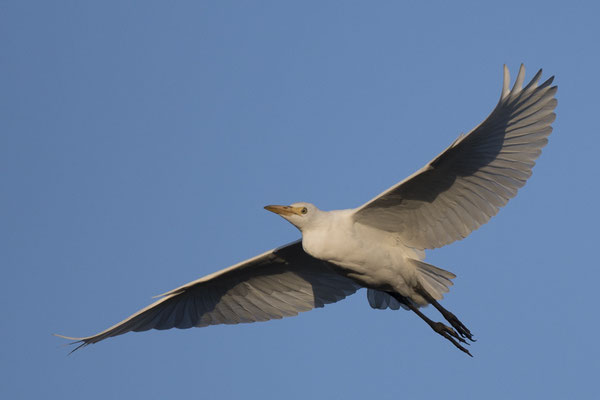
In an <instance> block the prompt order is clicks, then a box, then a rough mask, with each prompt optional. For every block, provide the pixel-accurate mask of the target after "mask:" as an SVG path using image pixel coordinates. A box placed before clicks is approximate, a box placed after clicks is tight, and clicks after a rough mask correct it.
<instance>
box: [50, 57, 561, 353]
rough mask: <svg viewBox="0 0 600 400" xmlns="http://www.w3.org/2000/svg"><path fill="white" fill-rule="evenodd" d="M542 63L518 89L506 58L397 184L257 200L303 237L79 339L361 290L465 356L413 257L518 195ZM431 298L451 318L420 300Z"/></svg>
mask: <svg viewBox="0 0 600 400" xmlns="http://www.w3.org/2000/svg"><path fill="white" fill-rule="evenodd" d="M541 73H542V71H541V70H540V71H539V72H538V73H537V74H536V75H535V76H534V77H533V79H532V80H531V82H530V83H529V84H528V85H527V86H525V87H523V82H524V78H525V68H524V67H523V65H521V67H520V69H519V73H518V75H517V78H516V82H515V84H514V86H513V88H512V89H510V88H509V82H510V76H509V72H508V69H507V68H506V66H504V81H503V86H502V94H501V96H500V101H499V102H498V105H497V106H496V108H495V109H494V110H493V111H492V113H491V114H490V115H489V116H488V117H487V118H486V119H485V120H484V121H483V122H482V123H481V124H479V125H478V126H477V127H475V128H474V129H473V130H471V131H470V132H469V133H468V134H466V135H460V136H459V137H458V138H457V139H456V140H455V141H454V142H453V143H452V144H451V145H450V146H449V147H448V148H447V149H446V150H444V151H443V152H442V153H441V154H440V155H438V156H437V157H435V158H434V159H433V160H432V161H431V162H429V163H428V164H427V165H425V167H423V168H421V169H420V170H418V171H417V172H415V173H414V174H412V175H411V176H409V177H408V178H406V179H405V180H403V181H402V182H400V183H398V184H396V185H394V186H392V187H391V188H389V189H388V190H386V191H385V192H383V193H381V194H380V195H378V196H377V197H375V198H374V199H372V200H370V201H369V202H367V203H365V204H363V205H362V206H360V207H358V208H355V209H348V210H335V211H322V210H319V209H318V208H317V207H316V206H314V205H312V204H310V203H295V204H292V205H289V206H266V207H265V208H266V209H267V210H269V211H272V212H274V213H277V214H279V215H280V216H282V217H283V218H285V219H286V220H288V221H289V222H290V223H292V224H293V225H294V226H296V227H297V228H298V229H299V230H300V232H301V233H302V239H301V240H298V241H296V242H293V243H290V244H288V245H285V246H283V247H279V248H277V249H274V250H271V251H267V252H266V253H263V254H261V255H258V256H256V257H254V258H251V259H249V260H246V261H243V262H241V263H239V264H236V265H233V266H231V267H229V268H225V269H223V270H221V271H219V272H215V273H213V274H210V275H208V276H205V277H203V278H200V279H198V280H196V281H193V282H190V283H188V284H186V285H183V286H181V287H178V288H176V289H174V290H171V291H169V292H167V293H165V294H163V295H161V296H159V297H160V299H159V300H158V301H156V302H155V303H153V304H151V305H149V306H148V307H146V308H144V309H142V310H140V311H138V312H136V313H135V314H133V315H131V316H130V317H129V318H127V319H125V320H123V321H121V322H119V323H118V324H116V325H114V326H112V327H110V328H108V329H106V330H104V331H102V332H100V333H98V334H96V335H93V336H87V337H81V338H71V337H66V336H61V335H58V336H61V337H64V338H67V339H72V340H75V341H76V342H74V343H77V344H79V346H78V347H77V348H76V349H75V350H77V349H78V348H80V347H82V346H85V345H89V344H92V343H97V342H99V341H101V340H104V339H107V338H110V337H114V336H118V335H122V334H124V333H127V332H131V331H134V332H139V331H146V330H149V329H171V328H180V329H185V328H191V327H203V326H207V325H216V324H237V323H242V322H256V321H267V320H270V319H278V318H282V317H288V316H292V315H297V314H298V313H299V312H301V311H308V310H311V309H313V308H315V307H323V306H324V305H325V304H329V303H334V302H336V301H339V300H341V299H343V298H345V297H346V296H348V295H350V294H353V293H354V292H355V291H357V290H358V289H360V288H362V287H364V288H367V298H368V301H369V304H370V305H371V307H373V308H376V309H386V308H391V309H395V310H396V309H399V308H400V307H402V308H404V309H408V310H412V311H413V312H415V313H416V314H417V315H418V316H419V317H420V318H422V319H423V320H424V321H425V322H426V323H427V324H428V325H429V326H430V327H431V328H432V329H433V330H434V331H435V332H437V333H438V334H440V335H441V336H443V337H444V338H446V339H447V340H449V341H450V342H452V344H453V345H454V346H456V347H457V348H459V349H460V350H462V351H463V352H465V353H467V354H469V355H470V353H469V351H468V350H467V349H466V348H465V347H464V346H463V344H467V343H468V342H467V341H473V340H474V339H473V336H472V334H471V332H470V331H469V329H467V327H466V326H465V325H464V324H463V323H462V322H460V321H459V319H458V318H456V316H455V315H454V314H452V313H451V312H449V311H447V310H446V309H445V308H443V307H442V306H441V305H440V304H439V303H438V300H441V299H442V296H443V294H444V293H446V292H448V290H449V287H450V286H451V285H452V282H451V279H453V278H455V275H454V274H453V273H451V272H449V271H445V270H443V269H440V268H438V267H435V266H433V265H430V264H427V263H425V262H424V261H423V259H424V258H425V253H424V250H425V249H433V248H438V247H441V246H445V245H447V244H450V243H452V242H454V241H456V240H460V239H463V238H464V237H466V236H467V235H469V234H470V233H471V232H472V231H473V230H475V229H477V228H478V227H479V226H481V225H482V224H484V223H486V222H487V221H488V220H489V219H490V218H491V217H492V216H494V215H495V214H496V213H497V212H498V210H499V209H500V207H502V206H504V205H505V204H506V203H507V202H508V200H509V199H511V198H512V197H514V196H515V195H516V194H517V190H518V189H519V188H520V187H522V186H523V185H524V184H525V182H526V181H527V179H528V178H529V177H530V175H531V170H532V168H533V166H534V164H535V160H536V158H537V157H538V156H539V155H540V153H541V149H542V147H544V145H545V144H546V143H547V141H548V140H547V137H548V135H549V134H550V132H551V131H552V127H551V124H552V122H553V121H554V119H555V117H556V115H555V114H554V112H553V111H554V109H555V107H556V105H557V100H556V99H555V94H556V91H557V87H556V86H551V84H552V81H553V78H554V77H551V78H550V79H548V80H547V81H545V82H544V83H542V84H541V85H538V81H539V79H540V76H541ZM429 304H431V305H433V306H434V307H435V308H436V309H437V310H438V311H439V312H440V313H441V314H442V316H443V317H444V318H445V319H446V321H448V323H449V324H450V325H451V326H447V325H445V324H444V323H441V322H434V321H432V320H431V319H429V318H428V317H427V316H425V315H424V314H423V313H422V312H421V311H420V308H421V307H424V306H427V305H429Z"/></svg>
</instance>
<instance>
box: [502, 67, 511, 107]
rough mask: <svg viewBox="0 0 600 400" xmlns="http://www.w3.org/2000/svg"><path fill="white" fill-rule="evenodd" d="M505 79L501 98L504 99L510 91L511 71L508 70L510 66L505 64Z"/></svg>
mask: <svg viewBox="0 0 600 400" xmlns="http://www.w3.org/2000/svg"><path fill="white" fill-rule="evenodd" d="M503 75H504V77H503V81H502V95H501V98H502V99H504V98H505V97H506V96H508V94H509V93H510V88H509V85H510V72H509V71H508V67H507V66H506V64H504V68H503Z"/></svg>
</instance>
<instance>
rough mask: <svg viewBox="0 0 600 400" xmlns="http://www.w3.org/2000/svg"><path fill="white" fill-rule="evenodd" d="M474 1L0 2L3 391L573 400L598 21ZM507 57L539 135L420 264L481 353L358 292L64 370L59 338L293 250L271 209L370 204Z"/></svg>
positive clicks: (584, 370)
mask: <svg viewBox="0 0 600 400" xmlns="http://www.w3.org/2000/svg"><path fill="white" fill-rule="evenodd" d="M425 3H427V4H425ZM489 3H490V4H483V2H470V3H465V2H458V3H457V2H452V4H450V2H437V3H431V2H416V1H402V2H400V1H394V2H392V1H382V2H377V3H373V2H343V3H342V2H329V1H319V2H285V1H264V2H229V1H219V2H185V1H179V2H169V3H168V4H167V2H152V1H146V2H129V1H127V2H123V1H118V2H116V1H104V2H79V1H71V2H68V1H60V2H41V1H40V2H35V1H30V2H25V1H3V2H2V3H1V4H0V48H1V49H2V51H1V52H0V71H1V73H0V171H2V173H1V175H0V184H1V187H2V196H0V221H1V222H0V265H1V267H2V275H3V279H2V282H3V283H4V285H3V288H2V290H1V291H0V310H1V312H2V329H1V330H0V339H1V343H2V346H1V347H0V366H1V370H2V373H1V374H0V397H2V398H7V399H8V398H10V399H19V398H40V397H48V396H49V395H51V397H53V398H63V399H81V398H85V399H111V398H125V397H132V398H142V397H143V398H149V399H165V398H173V397H174V396H180V397H184V396H185V397H188V396H194V397H199V398H261V399H262V398H286V399H306V398H336V399H337V398H339V399H348V398H370V397H377V398H380V399H396V398H399V397H401V396H402V397H403V398H411V399H425V398H432V397H444V398H486V399H506V398H527V397H529V398H531V397H535V398H591V397H592V396H593V393H595V392H596V381H597V374H598V371H599V370H600V361H599V360H600V347H599V345H598V340H597V332H598V330H599V329H600V323H599V322H598V321H599V319H598V311H597V309H596V306H595V303H596V302H597V298H596V297H597V296H596V292H597V287H598V284H597V282H598V279H600V272H599V268H598V261H597V259H596V254H597V247H596V246H597V244H596V242H597V237H598V233H597V227H598V223H599V222H600V221H599V218H598V213H597V210H596V204H595V203H596V199H597V198H598V196H599V194H600V193H599V190H598V185H597V184H598V175H599V170H598V166H597V160H596V159H597V149H598V147H599V146H600V139H599V135H598V124H597V114H598V109H599V108H600V101H599V100H598V89H599V85H598V79H597V74H598V71H599V70H600V53H599V52H598V51H597V48H598V43H597V42H598V39H599V38H600V28H599V27H598V24H597V15H598V14H599V12H600V10H599V9H598V6H597V5H592V6H590V5H589V4H592V2H588V3H585V2H572V4H570V5H568V6H567V5H566V3H565V2H527V4H523V3H525V2H506V1H504V2H493V3H492V2H489ZM521 62H523V63H525V65H526V67H527V68H528V73H527V77H528V78H530V77H531V76H533V74H534V73H535V71H536V70H537V69H538V68H540V67H543V68H544V78H546V77H549V76H550V75H556V83H557V84H558V85H559V92H558V99H559V105H558V108H557V114H558V118H557V120H556V122H555V123H554V128H555V130H554V133H553V134H552V135H551V137H550V143H549V144H548V146H547V147H546V148H545V149H544V152H543V154H542V156H541V158H540V159H539V161H538V164H537V166H536V167H535V169H534V174H533V177H532V178H531V180H530V181H529V183H528V184H527V185H526V186H525V187H524V188H523V189H522V190H521V191H520V193H519V195H518V196H517V197H516V198H515V199H514V200H512V201H511V202H510V203H509V204H508V206H507V207H506V208H505V209H503V210H502V211H501V212H500V214H499V215H498V216H497V217H496V218H494V219H492V221H491V222H490V223H488V224H487V225H485V226H483V227H482V228H481V229H479V230H478V231H477V232H475V233H474V234H472V235H471V236H470V237H469V238H467V239H466V240H463V241H461V242H459V243H455V244H453V245H451V246H449V247H446V248H443V249H439V250H436V251H434V252H430V253H428V258H427V260H428V261H429V262H431V263H433V264H435V265H438V266H440V267H442V268H445V269H448V270H450V271H453V272H454V273H456V274H457V275H458V278H457V279H456V280H455V285H454V287H453V288H452V291H451V292H450V294H449V295H447V296H446V299H445V300H444V303H443V304H444V305H445V306H446V307H447V308H449V309H450V310H452V311H453V312H455V313H456V314H457V315H458V316H459V317H460V318H461V319H462V320H463V322H465V324H466V325H467V326H468V327H469V328H470V329H471V330H472V331H473V332H474V333H475V335H476V337H477V338H478V341H477V342H476V343H475V344H474V345H473V346H471V350H472V352H473V354H474V355H475V357H474V358H472V359H471V358H469V357H466V356H465V355H464V354H462V353H461V352H459V351H457V350H456V349H455V348H453V347H452V346H451V345H450V344H449V343H448V342H446V341H445V340H443V339H442V338H440V337H439V336H437V335H436V334H435V333H434V332H432V331H431V330H430V329H429V327H427V326H426V325H425V324H424V323H423V322H422V321H421V320H419V319H418V318H417V317H416V316H414V315H412V314H411V313H409V312H404V311H396V312H392V311H385V312H384V311H375V310H372V309H370V307H369V306H368V303H367V301H366V295H365V292H364V291H361V292H359V293H357V294H356V295H354V296H352V297H350V298H348V299H347V300H346V301H343V302H340V303H337V304H333V305H330V306H327V307H326V308H324V309H319V310H316V311H312V312H309V313H304V314H301V315H300V316H298V317H295V318H287V319H283V320H278V321H271V322H267V323H258V324H246V325H237V326H216V327H209V328H203V329H189V330H184V331H180V330H173V331H163V332H158V331H152V332H146V333H132V334H127V335H124V336H121V337H118V338H115V339H111V340H108V341H106V342H103V343H100V344H98V345H94V346H90V347H88V348H86V349H83V350H82V351H78V352H76V353H74V354H73V355H71V356H67V353H68V351H69V350H70V348H68V347H63V346H62V345H63V344H64V341H63V340H60V339H58V338H56V337H53V336H51V334H52V333H62V334H67V335H73V336H84V335H89V334H93V333H96V332H98V331H100V330H103V329H104V328H106V327H108V326H110V325H112V324H113V323H115V322H117V321H119V320H121V319H122V318H124V317H126V316H128V315H129V314H130V313H132V312H134V311H136V310H137V309H138V308H141V307H143V306H145V305H147V304H148V303H149V302H150V301H151V297H152V296H153V295H156V294H159V293H163V292H165V291H167V290H169V289H172V288H174V287H176V286H178V285H180V284H183V283H186V282H188V281H190V280H193V279H196V278H198V277H201V276H203V275H206V274H208V273H211V272H213V271H215V270H217V269H221V268H223V267H226V266H228V265H231V264H233V263H236V262H239V261H241V260H244V259H246V258H249V257H251V256H254V255H256V254H258V253H259V252H263V251H265V250H268V249H270V248H273V247H276V246H279V245H281V244H284V243H287V242H289V241H292V240H295V239H296V238H297V237H298V235H299V233H298V232H297V231H296V229H295V228H294V227H292V226H291V225H290V224H288V223H286V222H285V221H283V220H281V219H280V218H278V217H276V216H274V215H272V214H269V213H268V212H266V211H265V210H263V208H262V207H263V206H264V205H266V204H271V203H276V204H277V203H283V204H285V203H291V202H295V201H310V202H313V203H315V204H317V205H318V206H319V207H320V208H322V209H336V208H348V207H355V206H357V205H359V204H361V203H362V202H364V201H366V200H368V199H370V198H371V197H373V196H374V195H376V194H377V193H379V192H381V191H383V190H385V189H387V188H388V187H389V186H391V185H392V184H394V183H396V182H398V181H399V180H401V179H403V178H404V177H405V176H407V175H409V174H411V173H412V172H414V170H416V169H417V168H420V167H421V166H422V165H423V164H424V163H425V162H427V161H429V160H430V159H431V158H432V157H433V156H435V155H437V154H438V153H439V152H440V151H441V150H442V149H444V148H445V147H446V146H447V145H448V144H450V143H451V142H452V141H453V140H454V139H455V138H456V136H457V135H458V134H459V133H460V132H465V131H468V130H470V129H471V128H472V127H473V126H475V125H476V124H477V123H479V122H480V121H481V120H482V119H483V118H485V116H486V115H487V114H488V113H489V112H490V111H491V110H492V108H493V107H494V106H495V104H496V102H497V100H498V98H499V95H500V89H501V78H502V75H501V68H502V65H503V64H507V65H508V66H509V67H510V68H511V71H512V72H513V77H514V75H515V73H516V70H517V68H518V66H519V64H520V63H521ZM428 311H429V310H428ZM429 312H430V311H429ZM430 315H435V316H436V318H437V315H436V314H433V313H431V312H430Z"/></svg>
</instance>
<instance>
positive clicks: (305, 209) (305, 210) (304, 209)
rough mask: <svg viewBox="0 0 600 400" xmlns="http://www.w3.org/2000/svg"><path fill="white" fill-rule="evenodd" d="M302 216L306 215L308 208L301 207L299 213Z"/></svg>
mask: <svg viewBox="0 0 600 400" xmlns="http://www.w3.org/2000/svg"><path fill="white" fill-rule="evenodd" d="M300 212H301V213H302V214H306V213H307V212H308V208H306V207H302V211H300Z"/></svg>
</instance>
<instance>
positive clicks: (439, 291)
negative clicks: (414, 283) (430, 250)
mask: <svg viewBox="0 0 600 400" xmlns="http://www.w3.org/2000/svg"><path fill="white" fill-rule="evenodd" d="M410 261H411V262H412V263H413V264H414V265H415V267H417V272H418V274H419V280H420V281H421V286H423V289H425V290H427V292H428V293H429V294H430V295H431V297H433V298H434V299H436V300H441V299H442V298H443V297H444V293H448V291H449V290H450V286H452V281H451V279H454V278H456V275H454V274H453V273H452V272H450V271H446V270H445V269H441V268H438V267H436V266H434V265H431V264H427V263H426V262H423V261H420V260H415V259H411V260H410Z"/></svg>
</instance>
